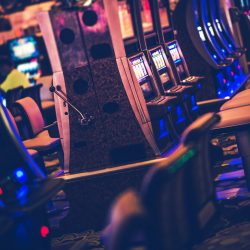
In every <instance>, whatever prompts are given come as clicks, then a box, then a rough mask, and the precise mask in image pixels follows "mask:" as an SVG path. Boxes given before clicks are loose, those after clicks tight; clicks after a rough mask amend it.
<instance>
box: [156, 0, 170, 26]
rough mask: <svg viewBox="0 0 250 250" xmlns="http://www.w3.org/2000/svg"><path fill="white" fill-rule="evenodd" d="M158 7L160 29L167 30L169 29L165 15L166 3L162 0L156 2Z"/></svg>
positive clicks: (166, 14) (166, 15)
mask: <svg viewBox="0 0 250 250" xmlns="http://www.w3.org/2000/svg"><path fill="white" fill-rule="evenodd" d="M158 6H159V16H160V21H161V27H162V28H167V27H169V18H168V13H167V6H166V2H164V1H163V0H158Z"/></svg>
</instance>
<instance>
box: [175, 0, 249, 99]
mask: <svg viewBox="0 0 250 250" xmlns="http://www.w3.org/2000/svg"><path fill="white" fill-rule="evenodd" d="M203 7H205V6H201V2H199V1H197V0H189V1H180V2H179V4H178V5H177V7H176V9H175V10H174V11H173V17H174V23H175V27H176V29H177V32H178V34H177V38H178V41H179V42H180V44H181V47H182V50H183V51H184V53H185V55H186V58H187V63H188V65H189V67H190V70H191V72H192V74H198V75H199V74H201V73H203V74H204V75H206V78H205V79H204V85H203V89H202V91H201V92H200V95H199V100H200V101H204V100H209V99H216V98H226V99H229V98H230V97H231V96H232V95H233V94H234V93H235V92H236V91H237V90H238V89H239V88H241V87H242V86H243V85H244V84H245V81H242V79H241V78H237V77H234V74H235V73H234V72H233V71H232V69H233V66H232V65H233V64H232V63H233V60H232V59H228V58H226V57H224V56H223V55H222V52H221V51H219V49H218V48H217V47H215V44H214V43H213V42H214V40H215V39H213V40H211V37H212V38H214V37H213V36H209V32H211V30H212V29H211V28H210V30H209V27H208V29H205V28H204V22H203V18H202V8H203ZM203 14H204V12H203ZM210 27H212V26H210ZM244 80H246V79H244Z"/></svg>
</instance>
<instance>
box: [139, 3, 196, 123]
mask: <svg viewBox="0 0 250 250" xmlns="http://www.w3.org/2000/svg"><path fill="white" fill-rule="evenodd" d="M139 3H140V5H138V6H137V7H138V8H139V11H138V12H139V13H140V15H136V17H137V19H138V22H139V24H141V26H142V27H141V28H140V29H139V31H138V33H139V32H140V30H141V31H142V32H143V34H142V35H140V36H139V37H142V39H143V41H142V42H141V43H142V44H145V47H146V49H147V55H148V58H149V63H150V65H151V68H152V71H153V73H154V75H155V78H156V80H157V81H158V85H159V88H160V91H161V93H162V94H163V95H166V96H176V97H177V98H178V100H179V103H178V104H177V109H181V108H183V109H184V111H185V114H186V117H187V119H188V120H189V121H192V120H193V119H195V118H197V116H198V106H197V105H196V100H195V92H196V88H194V86H184V85H181V83H180V81H176V79H175V77H174V74H173V71H172V69H171V67H170V63H169V59H168V58H167V55H166V53H165V50H164V49H163V47H162V45H161V44H162V43H161V42H160V41H163V38H162V36H159V35H158V33H157V30H160V29H161V28H160V27H159V26H158V27H159V28H158V29H157V28H156V26H157V25H159V22H160V20H159V16H160V15H162V23H163V25H164V26H167V27H169V18H168V16H167V12H165V15H164V12H163V11H161V13H159V14H160V15H157V13H154V11H157V12H158V5H157V2H156V1H150V2H149V1H148V0H141V1H139ZM145 17H147V19H146V18H145ZM148 27H150V29H149V28H148ZM144 39H145V40H144ZM164 47H165V46H164Z"/></svg>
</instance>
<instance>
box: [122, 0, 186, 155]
mask: <svg viewBox="0 0 250 250" xmlns="http://www.w3.org/2000/svg"><path fill="white" fill-rule="evenodd" d="M117 3H118V9H119V21H120V26H121V32H122V39H123V43H124V47H125V50H126V56H127V58H128V62H129V64H130V67H131V69H132V71H133V73H134V75H135V78H136V80H137V84H139V86H140V88H141V91H142V93H143V96H144V98H145V100H146V103H147V108H148V111H149V115H150V118H151V122H152V126H153V131H154V134H155V138H156V141H157V144H158V146H159V148H160V149H161V150H164V149H166V146H169V145H171V144H172V143H173V142H174V141H175V139H176V138H177V137H178V135H177V133H178V132H179V131H176V129H175V128H174V126H173V119H177V118H176V117H177V114H175V115H173V113H176V109H175V105H176V103H177V98H175V97H173V96H171V97H165V96H163V95H162V94H161V92H160V90H159V86H158V84H157V82H156V79H155V77H154V75H153V73H152V70H151V68H150V66H149V63H148V60H147V55H146V54H144V51H143V49H142V48H143V45H142V44H141V42H142V40H141V39H140V38H139V36H138V29H136V28H135V26H136V25H138V23H137V21H136V19H135V15H134V8H136V7H135V5H136V4H137V3H135V1H124V0H123V1H117ZM144 18H146V19H147V18H148V17H147V16H144ZM146 29H147V30H150V29H151V27H150V24H149V26H147V27H146ZM179 115H180V117H181V118H180V119H182V118H183V117H184V116H185V114H184V110H182V109H181V110H180V111H179ZM184 120H185V119H184ZM185 127H186V124H180V127H179V129H180V130H183V129H184V128H185ZM164 145H165V146H164Z"/></svg>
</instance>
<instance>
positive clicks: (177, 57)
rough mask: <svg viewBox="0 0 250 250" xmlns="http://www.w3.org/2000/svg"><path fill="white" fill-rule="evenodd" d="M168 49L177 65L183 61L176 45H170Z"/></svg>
mask: <svg viewBox="0 0 250 250" xmlns="http://www.w3.org/2000/svg"><path fill="white" fill-rule="evenodd" d="M168 49H169V52H170V54H171V57H172V59H173V61H174V63H175V64H177V63H179V62H181V61H182V60H181V56H180V53H179V51H178V48H177V45H176V43H172V44H169V45H168Z"/></svg>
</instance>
